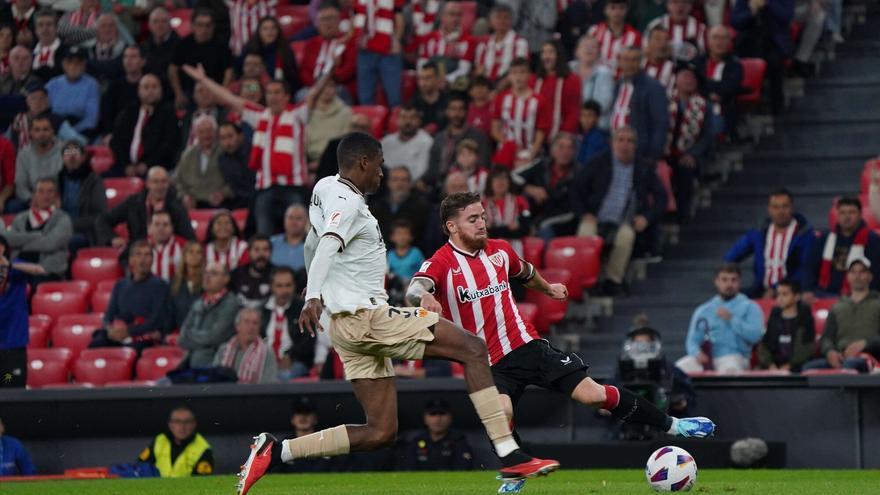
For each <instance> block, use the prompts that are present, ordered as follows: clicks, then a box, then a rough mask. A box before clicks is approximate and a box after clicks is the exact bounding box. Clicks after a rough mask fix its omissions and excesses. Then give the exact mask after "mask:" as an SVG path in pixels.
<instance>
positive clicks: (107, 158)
mask: <svg viewBox="0 0 880 495" xmlns="http://www.w3.org/2000/svg"><path fill="white" fill-rule="evenodd" d="M86 151H87V152H89V153H91V154H92V159H91V161H90V162H89V163H90V164H91V165H92V171H94V172H95V173H96V174H98V175H102V174H103V173H104V172H106V171H108V170H110V169H111V168H113V163H114V159H113V150H111V149H110V147H109V146H103V145H92V146H86Z"/></svg>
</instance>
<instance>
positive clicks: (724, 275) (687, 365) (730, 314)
mask: <svg viewBox="0 0 880 495" xmlns="http://www.w3.org/2000/svg"><path fill="white" fill-rule="evenodd" d="M739 280H740V271H739V268H738V267H737V266H736V265H734V264H725V265H723V266H722V267H721V268H719V269H718V271H717V272H716V273H715V289H716V290H717V291H718V294H717V295H715V297H713V298H712V299H709V300H708V301H706V302H705V303H703V304H702V305H700V307H698V308H697V310H696V311H694V315H693V316H692V317H691V324H690V327H689V328H688V333H687V338H686V339H685V350H686V351H687V356H684V357H683V358H681V359H679V360H678V361H677V362H676V363H675V365H676V366H678V368H679V369H681V370H682V371H684V372H685V373H699V372H701V371H707V370H715V371H717V372H719V373H724V374H731V373H737V372H740V371H745V370H748V369H749V360H750V358H751V355H752V346H754V345H755V344H757V343H758V342H759V341H760V340H761V337H763V336H764V314H763V313H762V312H761V308H760V307H759V306H758V305H757V304H756V303H755V302H754V301H752V300H751V299H749V298H748V297H746V296H745V295H744V294H741V293H740V292H739Z"/></svg>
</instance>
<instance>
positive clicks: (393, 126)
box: [385, 107, 400, 134]
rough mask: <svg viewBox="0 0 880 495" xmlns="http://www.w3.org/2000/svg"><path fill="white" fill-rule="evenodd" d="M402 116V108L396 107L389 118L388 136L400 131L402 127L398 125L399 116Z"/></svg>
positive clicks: (386, 130)
mask: <svg viewBox="0 0 880 495" xmlns="http://www.w3.org/2000/svg"><path fill="white" fill-rule="evenodd" d="M398 115H400V107H394V108H392V109H391V115H389V116H388V126H387V128H386V129H385V132H386V133H388V134H394V133H395V132H397V131H398V130H399V129H400V126H398V125H397V116H398Z"/></svg>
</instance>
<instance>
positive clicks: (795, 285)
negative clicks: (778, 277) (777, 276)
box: [776, 278, 801, 294]
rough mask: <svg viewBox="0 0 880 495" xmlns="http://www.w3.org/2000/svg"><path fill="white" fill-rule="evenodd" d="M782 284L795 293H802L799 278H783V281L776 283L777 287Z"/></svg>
mask: <svg viewBox="0 0 880 495" xmlns="http://www.w3.org/2000/svg"><path fill="white" fill-rule="evenodd" d="M782 286H785V287H788V289H789V290H790V291H791V292H792V293H794V294H800V293H801V283H800V282H798V281H797V280H793V279H790V278H787V279H785V280H783V281H782V282H779V283H778V284H777V285H776V287H777V289H778V288H779V287H782Z"/></svg>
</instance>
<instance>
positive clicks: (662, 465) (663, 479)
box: [645, 446, 697, 492]
mask: <svg viewBox="0 0 880 495" xmlns="http://www.w3.org/2000/svg"><path fill="white" fill-rule="evenodd" d="M645 477H646V478H648V484H649V485H651V488H653V489H654V491H655V492H686V491H688V490H690V489H691V487H693V486H694V483H695V482H696V481H697V463H696V462H695V461H694V457H693V456H692V455H690V454H689V453H688V452H687V451H686V450H684V449H683V448H681V447H672V446H667V447H661V448H659V449H657V450H656V451H654V453H653V454H651V457H649V458H648V465H647V466H646V467H645Z"/></svg>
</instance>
